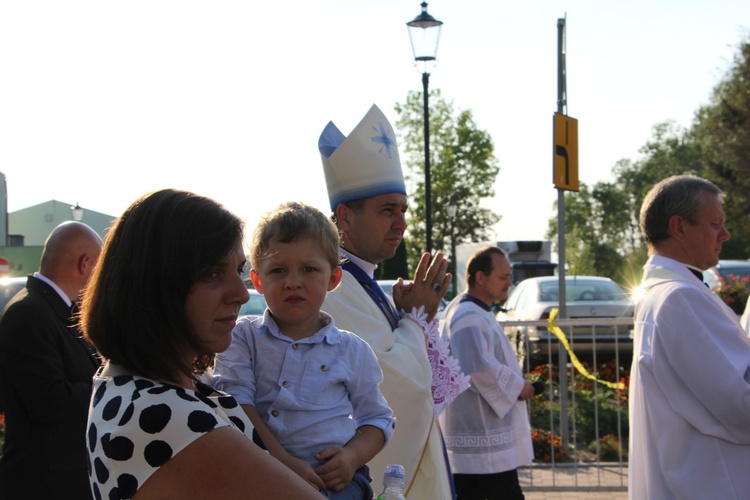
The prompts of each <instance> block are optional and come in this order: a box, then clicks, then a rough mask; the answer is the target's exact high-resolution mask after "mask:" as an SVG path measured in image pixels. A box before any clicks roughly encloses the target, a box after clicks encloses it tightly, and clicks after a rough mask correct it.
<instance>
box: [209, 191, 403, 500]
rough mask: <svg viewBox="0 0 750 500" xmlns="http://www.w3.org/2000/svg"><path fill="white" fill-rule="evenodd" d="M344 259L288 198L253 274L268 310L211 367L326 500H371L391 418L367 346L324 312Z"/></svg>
mask: <svg viewBox="0 0 750 500" xmlns="http://www.w3.org/2000/svg"><path fill="white" fill-rule="evenodd" d="M339 261H340V259H339V238H338V233H337V231H336V228H335V226H334V225H333V224H332V222H331V221H330V220H329V219H328V218H326V217H325V215H323V214H322V213H321V212H320V211H319V210H316V209H315V208H312V207H310V206H307V205H304V204H301V203H295V202H291V203H285V204H282V205H281V206H279V207H278V208H276V209H275V210H273V211H271V212H269V213H268V214H266V215H265V216H264V217H263V218H262V219H261V222H260V224H259V225H258V227H257V228H256V229H255V231H254V233H253V241H252V248H251V251H250V262H251V264H252V269H251V271H250V278H251V279H252V281H253V284H254V285H255V288H256V289H257V290H258V292H260V293H262V294H263V295H264V296H265V298H266V303H267V305H268V308H267V309H266V311H265V313H264V315H263V316H248V317H246V318H242V319H240V320H239V321H238V322H237V326H236V327H235V328H234V331H233V333H232V344H231V346H230V347H229V349H228V350H226V351H225V352H224V353H222V354H220V355H219V356H218V357H217V360H216V370H215V372H216V374H217V375H218V376H219V378H218V380H219V382H218V384H219V386H220V387H222V389H223V390H225V391H226V392H228V393H230V394H232V395H233V396H235V398H236V399H237V400H238V402H239V403H240V404H241V405H242V408H243V409H244V410H245V412H246V413H247V415H248V417H249V418H250V420H251V421H252V423H253V424H254V425H255V429H256V431H257V434H258V436H259V437H260V439H261V441H262V442H263V445H265V447H266V448H267V449H268V451H269V453H270V454H271V455H272V456H274V457H276V458H277V459H279V460H280V461H281V462H282V463H284V464H286V465H287V466H288V467H289V468H291V469H292V470H293V471H295V472H296V473H297V474H299V475H300V476H301V477H302V478H303V479H305V480H307V481H308V482H309V483H311V484H312V485H313V486H314V487H316V488H318V489H320V490H321V491H323V492H324V493H325V494H326V495H327V496H328V498H362V499H367V500H370V499H371V498H372V497H373V491H372V488H371V486H370V482H371V479H370V476H369V470H368V468H367V466H366V465H365V464H366V463H367V462H368V461H369V460H370V459H371V458H372V457H374V456H375V455H376V454H377V453H378V452H379V451H380V450H381V449H382V448H383V446H384V445H385V443H387V442H388V440H389V439H390V437H391V435H392V433H393V425H394V419H393V418H392V415H393V414H392V412H391V409H390V408H389V407H388V404H387V403H386V401H385V399H384V398H383V396H382V394H381V393H380V388H379V385H380V382H381V380H382V378H383V375H382V372H381V370H380V367H379V366H378V362H377V359H376V357H375V354H374V353H373V351H372V349H371V348H370V346H369V345H368V344H367V343H366V342H365V341H364V340H362V339H360V338H359V337H357V336H356V335H354V334H352V333H350V332H347V331H342V330H339V329H337V328H336V327H335V325H334V322H333V319H332V318H331V316H329V315H328V314H327V313H325V312H323V311H321V310H320V306H321V305H322V304H323V300H324V299H325V297H326V293H327V292H328V291H330V290H333V289H334V288H336V286H338V284H339V281H340V280H341V268H340V267H339ZM339 495H341V496H339Z"/></svg>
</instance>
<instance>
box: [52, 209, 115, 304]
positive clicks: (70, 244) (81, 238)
mask: <svg viewBox="0 0 750 500" xmlns="http://www.w3.org/2000/svg"><path fill="white" fill-rule="evenodd" d="M101 248H102V239H101V237H99V235H98V234H97V233H96V231H94V230H93V229H91V228H90V227H89V226H87V225H86V224H83V223H82V222H74V221H70V222H63V223H62V224H60V225H59V226H57V227H56V228H55V229H53V230H52V232H51V233H50V235H49V236H48V237H47V241H45V242H44V250H43V251H42V261H41V263H40V265H39V272H40V273H41V274H43V275H44V276H46V277H47V278H49V279H51V280H52V281H53V282H54V283H55V284H56V285H57V286H59V287H60V288H61V289H62V290H63V291H64V292H65V294H66V295H67V296H68V297H69V298H70V299H71V300H76V299H77V298H78V296H79V295H80V293H81V290H83V288H84V287H85V286H86V283H87V282H88V279H89V276H91V269H92V268H93V267H94V265H95V264H96V261H97V259H98V258H99V252H100V251H101Z"/></svg>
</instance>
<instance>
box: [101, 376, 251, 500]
mask: <svg viewBox="0 0 750 500" xmlns="http://www.w3.org/2000/svg"><path fill="white" fill-rule="evenodd" d="M211 391H212V389H211V388H210V387H208V386H203V387H200V388H199V391H190V390H187V389H185V388H183V387H178V386H174V385H169V384H163V383H160V382H155V381H152V380H148V379H144V378H140V377H134V376H131V375H116V376H113V377H99V376H96V377H94V390H93V394H92V396H91V405H90V408H89V420H88V431H87V434H86V437H87V439H86V441H87V442H86V445H87V450H88V459H89V461H88V466H89V479H90V482H91V489H92V492H93V494H94V498H95V499H97V500H98V499H105V498H106V499H121V498H130V497H132V496H133V495H134V494H135V492H136V491H137V490H138V488H139V487H140V485H142V484H143V483H144V482H145V481H146V480H147V479H148V478H149V477H150V476H151V474H153V473H154V472H156V470H158V468H159V467H161V466H162V465H164V464H165V463H166V462H167V461H168V460H169V459H170V458H172V457H173V456H175V455H176V454H177V453H179V452H180V451H182V450H183V449H184V448H185V447H186V446H188V445H189V444H190V443H192V442H193V441H194V440H196V439H197V438H199V437H200V436H202V435H203V434H205V433H206V432H209V431H211V430H213V429H216V428H219V427H226V426H233V427H236V428H237V429H239V430H240V431H242V432H243V433H245V435H246V436H248V437H249V438H251V439H252V424H251V423H250V421H249V420H248V418H247V416H246V415H245V413H244V411H243V410H242V408H241V407H240V406H239V405H238V404H237V401H236V400H235V399H234V398H233V397H231V396H229V395H227V394H224V393H216V392H214V393H211ZM206 394H210V395H206Z"/></svg>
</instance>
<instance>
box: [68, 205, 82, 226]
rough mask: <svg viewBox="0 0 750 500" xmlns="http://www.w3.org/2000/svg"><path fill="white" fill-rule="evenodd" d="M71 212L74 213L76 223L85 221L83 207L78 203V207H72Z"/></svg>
mask: <svg viewBox="0 0 750 500" xmlns="http://www.w3.org/2000/svg"><path fill="white" fill-rule="evenodd" d="M70 211H71V212H72V213H73V220H74V221H76V222H81V221H82V220H83V209H82V208H81V205H79V204H78V202H76V205H75V206H74V207H70Z"/></svg>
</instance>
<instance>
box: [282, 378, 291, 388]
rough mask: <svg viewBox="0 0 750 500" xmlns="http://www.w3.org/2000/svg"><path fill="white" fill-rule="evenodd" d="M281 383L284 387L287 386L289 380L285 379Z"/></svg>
mask: <svg viewBox="0 0 750 500" xmlns="http://www.w3.org/2000/svg"><path fill="white" fill-rule="evenodd" d="M281 385H283V386H284V387H289V381H288V380H285V381H283V382H282V383H281Z"/></svg>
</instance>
